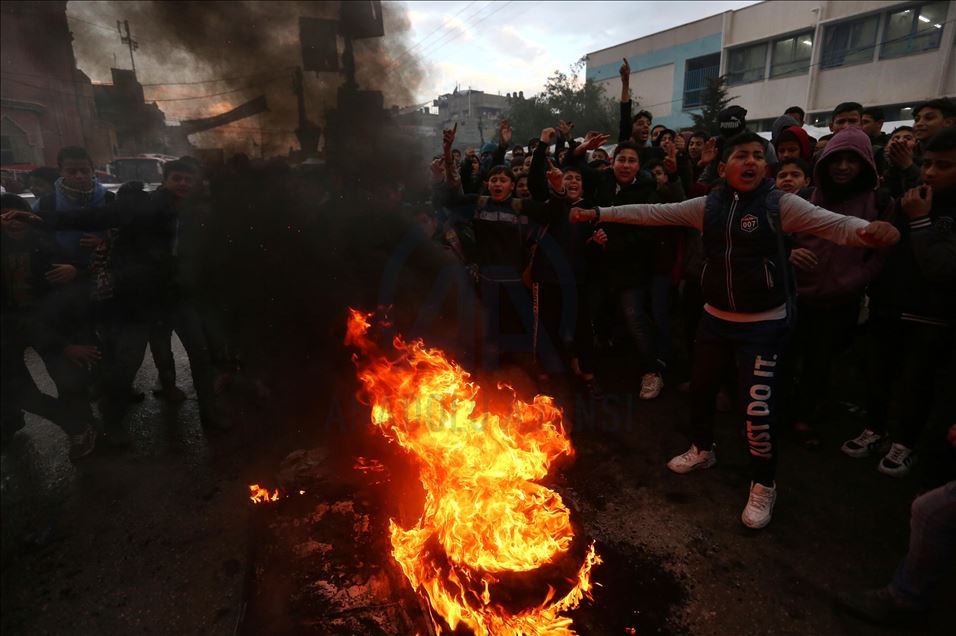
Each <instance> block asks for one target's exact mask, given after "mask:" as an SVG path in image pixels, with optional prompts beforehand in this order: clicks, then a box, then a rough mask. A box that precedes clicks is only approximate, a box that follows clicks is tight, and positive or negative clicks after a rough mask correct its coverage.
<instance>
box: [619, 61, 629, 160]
mask: <svg viewBox="0 0 956 636" xmlns="http://www.w3.org/2000/svg"><path fill="white" fill-rule="evenodd" d="M618 73H620V74H621V123H620V128H619V132H618V135H617V142H618V143H621V142H622V141H627V140H628V139H630V138H631V65H630V64H628V63H627V58H626V57H625V58H624V63H623V64H621V68H620V69H619V70H618Z"/></svg>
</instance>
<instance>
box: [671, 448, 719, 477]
mask: <svg viewBox="0 0 956 636" xmlns="http://www.w3.org/2000/svg"><path fill="white" fill-rule="evenodd" d="M716 463H717V453H716V452H715V451H714V447H713V446H711V447H710V450H709V451H702V450H698V449H697V447H696V446H695V445H693V444H691V445H690V449H688V450H687V452H685V453H681V454H680V455H678V456H677V457H673V458H671V460H670V461H669V462H667V467H668V468H670V469H671V470H672V471H674V472H675V473H678V474H680V475H683V474H685V473H689V472H691V471H693V470H703V469H704V468H710V467H711V466H713V465H714V464H716Z"/></svg>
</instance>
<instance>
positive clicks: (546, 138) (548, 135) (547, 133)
mask: <svg viewBox="0 0 956 636" xmlns="http://www.w3.org/2000/svg"><path fill="white" fill-rule="evenodd" d="M555 134H556V133H555V131H554V128H544V129H542V130H541V143H545V144H551V142H553V141H554V136H555Z"/></svg>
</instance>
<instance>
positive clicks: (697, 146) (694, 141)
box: [687, 137, 706, 160]
mask: <svg viewBox="0 0 956 636" xmlns="http://www.w3.org/2000/svg"><path fill="white" fill-rule="evenodd" d="M705 141H706V139H704V138H703V137H691V138H690V143H689V144H687V154H688V155H689V156H690V158H691V159H694V160H697V159H700V153H701V152H702V151H703V150H704V142H705Z"/></svg>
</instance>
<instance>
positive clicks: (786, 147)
mask: <svg viewBox="0 0 956 636" xmlns="http://www.w3.org/2000/svg"><path fill="white" fill-rule="evenodd" d="M799 158H800V144H798V143H797V142H795V141H781V142H780V143H779V144H777V159H779V160H780V161H783V160H784V159H799Z"/></svg>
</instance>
